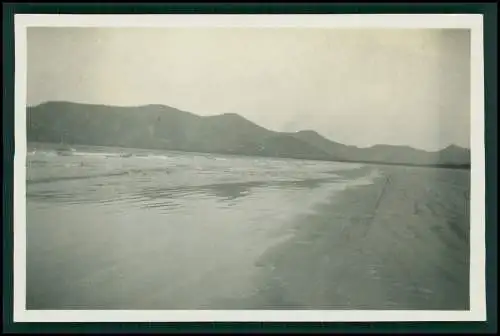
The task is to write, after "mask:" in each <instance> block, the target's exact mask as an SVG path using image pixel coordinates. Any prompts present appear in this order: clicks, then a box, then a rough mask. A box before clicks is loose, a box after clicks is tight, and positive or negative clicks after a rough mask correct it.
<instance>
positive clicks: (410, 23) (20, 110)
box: [13, 14, 486, 322]
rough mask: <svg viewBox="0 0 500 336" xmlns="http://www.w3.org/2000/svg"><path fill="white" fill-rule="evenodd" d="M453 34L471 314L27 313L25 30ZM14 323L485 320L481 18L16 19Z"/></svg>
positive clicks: (35, 16)
mask: <svg viewBox="0 0 500 336" xmlns="http://www.w3.org/2000/svg"><path fill="white" fill-rule="evenodd" d="M49 26H50V27H165V28H167V27H171V28H173V27H193V28H194V27H198V28H213V27H221V28H222V27H226V28H230V27H255V28H257V27H260V28H262V27H267V28H275V27H308V28H351V29H354V28H374V29H375V28H385V29H397V28H407V29H425V28H435V29H440V28H455V29H470V31H471V205H470V209H471V213H470V215H471V226H470V227H471V233H470V310H468V311H413V310H410V311H405V310H390V311H375V310H367V311H364V310H316V311H315V310H307V311H301V310H137V311H136V310H27V309H26V153H27V139H26V99H27V95H26V90H27V69H26V67H27V53H26V49H27V39H26V30H27V28H28V27H49ZM14 31H15V156H14V260H13V261H14V263H13V265H14V291H13V294H14V295H13V298H14V310H13V317H14V322H219V321H220V322H320V321H321V322H360V321H363V322H378V321H391V322H396V321H426V322H430V321H486V272H485V271H486V269H485V267H486V265H485V261H486V259H485V257H486V246H485V146H484V114H485V104H484V63H483V62H484V52H483V50H484V49H483V16H482V15H481V14H342V15H340V14H339V15H334V14H313V15H303V14H298V15H288V14H287V15H239V14H238V15H218V14H217V15H215V14H195V15H186V14H182V15H175V14H173V15H170V14H169V15H156V14H155V15H142V14H141V15H123V14H121V15H73V14H64V15H58V14H15V16H14Z"/></svg>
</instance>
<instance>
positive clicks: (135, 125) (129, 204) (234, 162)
mask: <svg viewBox="0 0 500 336" xmlns="http://www.w3.org/2000/svg"><path fill="white" fill-rule="evenodd" d="M26 81H27V82H26V83H27V86H26V106H25V113H26V141H27V151H26V157H25V162H26V163H25V165H26V288H25V290H26V291H25V294H26V295H25V296H26V298H25V299H26V302H25V305H26V309H27V310H28V311H29V310H374V311H375V310H391V311H397V310H415V311H417V310H426V311H428V310H435V311H439V310H446V311H468V310H469V309H470V298H471V292H470V291H471V286H470V281H471V280H470V279H471V259H470V258H471V257H470V256H471V243H470V236H471V213H470V202H471V31H470V29H464V28H418V29H407V28H377V27H375V28H365V27H359V28H345V27H344V28H342V27H340V28H335V27H324V28H323V27H312V28H311V27H305V28H304V27H300V26H298V27H133V26H132V27H98V26H96V27H89V26H85V27H64V26H57V27H50V26H45V27H43V26H40V27H36V26H34V27H27V28H26Z"/></svg>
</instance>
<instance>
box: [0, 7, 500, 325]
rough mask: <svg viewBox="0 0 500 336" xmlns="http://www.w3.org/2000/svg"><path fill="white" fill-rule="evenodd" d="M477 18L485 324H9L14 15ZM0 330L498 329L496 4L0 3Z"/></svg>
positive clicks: (11, 240)
mask: <svg viewBox="0 0 500 336" xmlns="http://www.w3.org/2000/svg"><path fill="white" fill-rule="evenodd" d="M16 13H33V14H35V13H38V14H42V13H46V14H58V13H59V14H355V13H360V14H398V13H399V14H406V13H408V14H419V13H420V14H451V13H454V14H460V13H476V14H483V15H484V16H483V19H484V21H483V22H484V48H485V50H484V64H485V71H484V73H485V93H486V100H485V107H486V111H485V145H486V249H487V251H486V260H487V267H486V273H487V309H488V322H487V323H486V322H418V323H417V322H397V323H396V322H383V323H382V322H377V323H367V322H363V323H320V322H318V323H229V322H220V323H219V322H218V323H13V321H12V299H13V290H12V289H13V276H12V274H13V272H12V270H13V267H12V266H13V265H12V252H13V158H14V14H16ZM2 19H3V20H2V24H3V72H4V76H3V86H4V90H3V114H2V117H3V118H2V119H3V138H2V140H3V153H4V154H3V168H4V178H3V193H2V194H3V195H2V196H3V199H4V201H3V207H2V209H3V234H4V235H3V237H4V239H3V243H4V245H3V252H4V253H3V263H4V267H3V271H4V277H3V280H4V281H3V294H4V295H3V298H4V300H3V332H6V333H13V332H15V333H20V332H23V333H56V332H68V333H73V332H85V333H93V332H99V333H111V332H115V333H134V332H144V333H145V332H152V333H167V332H190V333H194V332H198V333H200V332H220V333H223V332H224V333H237V332H283V333H293V332H303V333H312V332H315V333H319V332H324V333H353V332H358V333H361V332H366V333H368V332H379V333H389V332H394V333H403V332H454V333H468V332H478V333H495V332H496V331H497V260H496V259H497V212H496V208H497V206H496V204H497V175H496V173H497V155H496V154H497V61H496V60H497V36H496V35H497V4H496V3H440V4H438V3H394V4H392V3H391V4H388V3H386V4H376V3H370V4H363V3H350V4H333V3H332V4H326V3H322V4H313V3H308V4H305V3H302V4H300V3H293V4H276V3H274V4H273V3H260V4H230V3H224V4H216V3H212V4H196V3H182V4H180V3H178V4H175V3H170V4H167V3H165V4H132V3H127V4H123V3H122V4H117V3H96V4H82V3H80V4H58V3H52V4H21V3H20V4H3V18H2Z"/></svg>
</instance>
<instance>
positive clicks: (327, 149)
mask: <svg viewBox="0 0 500 336" xmlns="http://www.w3.org/2000/svg"><path fill="white" fill-rule="evenodd" d="M27 137H28V141H29V142H51V143H64V144H80V145H95V146H112V147H114V146H117V147H126V148H142V149H155V150H156V149H163V150H178V151H187V152H202V153H219V154H234V155H250V156H264V157H282V158H295V159H309V160H326V161H342V162H371V163H380V164H398V165H400V164H401V165H418V166H444V167H461V168H468V167H470V150H469V149H466V148H462V147H458V146H455V145H450V146H448V147H446V148H444V149H442V150H440V151H435V152H428V151H423V150H419V149H415V148H411V147H408V146H393V145H375V146H372V147H368V148H361V147H356V146H348V145H344V144H341V143H338V142H334V141H331V140H329V139H327V138H325V137H323V136H322V135H320V134H318V133H317V132H315V131H312V130H303V131H298V132H276V131H271V130H268V129H266V128H264V127H261V126H259V125H257V124H255V123H253V122H251V121H249V120H247V119H245V118H244V117H242V116H240V115H238V114H233V113H227V114H221V115H215V116H199V115H196V114H193V113H190V112H185V111H181V110H178V109H175V108H173V107H169V106H165V105H144V106H135V107H121V106H107V105H96V104H80V103H72V102H60V101H59V102H47V103H42V104H40V105H37V106H32V107H27Z"/></svg>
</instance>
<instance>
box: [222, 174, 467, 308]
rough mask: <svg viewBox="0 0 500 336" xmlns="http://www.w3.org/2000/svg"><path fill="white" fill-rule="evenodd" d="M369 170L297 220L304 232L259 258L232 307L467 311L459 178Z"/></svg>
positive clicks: (463, 177) (463, 186) (463, 192)
mask: <svg viewBox="0 0 500 336" xmlns="http://www.w3.org/2000/svg"><path fill="white" fill-rule="evenodd" d="M378 169H380V171H381V176H380V177H379V178H378V179H377V180H376V182H375V183H374V184H372V185H367V186H359V187H353V188H351V189H349V190H346V191H344V192H343V193H341V194H340V195H338V196H336V197H334V199H332V202H331V203H330V204H328V205H321V206H320V209H317V211H316V213H314V214H310V215H307V216H303V217H302V218H300V219H297V221H301V222H308V223H309V225H307V226H306V225H302V226H297V228H298V229H297V231H296V233H295V236H294V238H293V239H291V240H289V241H287V242H285V243H283V244H281V245H280V246H277V247H275V248H273V249H272V250H270V251H268V252H267V253H265V254H264V256H263V257H262V258H261V259H260V261H259V265H260V267H262V268H263V269H264V270H265V271H264V275H263V276H262V286H261V288H262V290H261V291H259V292H258V293H256V294H255V295H254V296H252V297H249V298H247V300H246V301H240V305H239V307H240V308H241V309H243V307H249V306H252V307H254V308H264V307H265V309H283V308H286V309H290V308H293V309H376V310H379V309H382V310H386V309H402V310H412V309H416V310H431V309H436V310H468V309H469V308H468V307H469V201H468V193H467V190H468V189H469V172H468V171H463V170H448V169H433V168H404V167H403V168H401V167H394V168H393V167H378ZM358 173H359V171H350V172H346V174H348V175H350V176H351V177H352V175H353V174H358ZM233 303H234V301H233ZM227 304H230V303H229V302H224V303H221V305H227Z"/></svg>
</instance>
